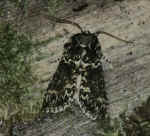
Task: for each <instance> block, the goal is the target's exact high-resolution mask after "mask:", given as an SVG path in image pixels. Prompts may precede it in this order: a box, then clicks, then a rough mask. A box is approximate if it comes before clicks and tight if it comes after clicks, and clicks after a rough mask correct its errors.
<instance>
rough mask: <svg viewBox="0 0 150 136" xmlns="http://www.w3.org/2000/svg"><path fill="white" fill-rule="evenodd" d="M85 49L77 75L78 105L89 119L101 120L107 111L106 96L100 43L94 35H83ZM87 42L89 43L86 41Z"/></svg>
mask: <svg viewBox="0 0 150 136" xmlns="http://www.w3.org/2000/svg"><path fill="white" fill-rule="evenodd" d="M85 38H86V39H87V44H88V45H87V48H84V50H85V52H86V53H85V54H84V56H82V57H81V62H82V63H81V65H80V70H79V73H80V74H81V75H82V77H81V85H80V91H79V104H80V107H81V109H82V111H83V112H84V113H85V114H86V115H87V116H88V117H90V118H91V119H96V118H97V117H100V118H103V117H105V115H106V111H107V105H108V104H107V96H106V91H105V81H104V72H103V67H102V63H101V58H102V56H103V54H102V51H101V46H100V43H99V41H98V39H97V37H96V36H95V35H94V34H91V33H89V34H88V35H85ZM88 40H89V41H88Z"/></svg>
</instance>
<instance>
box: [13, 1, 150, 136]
mask: <svg viewBox="0 0 150 136" xmlns="http://www.w3.org/2000/svg"><path fill="white" fill-rule="evenodd" d="M149 5H150V1H149V0H125V1H123V2H118V3H117V5H113V6H112V7H109V8H105V10H104V11H102V10H99V9H96V10H95V11H92V12H90V13H89V14H87V15H84V16H81V17H78V18H76V19H75V20H74V19H73V20H74V21H76V22H78V23H80V25H81V26H83V27H84V28H86V29H87V30H91V31H96V30H104V31H106V32H109V33H111V34H114V35H117V36H119V37H121V38H124V39H126V40H132V41H134V45H133V44H130V45H129V44H125V43H122V42H120V41H116V40H115V39H112V38H111V37H107V36H105V35H100V36H99V40H100V42H101V44H102V50H103V53H104V54H105V56H107V57H108V58H109V59H110V60H111V63H112V68H111V67H110V65H109V64H106V65H105V70H104V72H105V81H106V91H107V93H108V98H109V102H110V105H109V115H110V117H111V118H115V117H118V116H119V114H120V113H122V112H124V111H126V112H128V113H130V112H131V111H132V109H133V108H135V107H136V106H138V105H140V104H141V103H142V102H143V101H145V100H146V99H147V97H148V96H150V6H149ZM61 27H63V28H65V27H66V25H62V26H61ZM56 30H57V31H58V30H62V29H60V25H58V26H56ZM67 30H68V31H69V32H72V33H76V31H77V30H76V29H75V28H73V27H69V26H68V25H67ZM62 41H64V40H63V39H60V40H59V41H54V42H53V43H50V44H49V45H48V48H47V50H48V51H52V50H53V51H54V52H55V55H54V56H53V57H51V58H50V57H49V58H48V59H49V61H50V60H51V64H50V65H48V64H46V63H44V62H41V63H39V65H41V69H42V67H43V71H44V68H45V67H46V68H45V69H46V70H45V71H44V72H43V73H47V72H48V71H49V70H50V71H51V74H45V75H46V77H50V76H52V75H53V73H54V71H55V70H54V69H55V68H56V67H57V65H58V63H55V62H53V60H55V59H57V58H59V57H60V56H61V53H62V50H63V42H62ZM54 45H56V46H55V47H54ZM60 45H61V46H60ZM43 65H44V66H43ZM47 67H48V69H47ZM39 72H40V70H39ZM43 73H40V76H42V75H44V74H43ZM46 77H43V78H46ZM47 84H48V82H47V83H45V86H46V85H47ZM101 122H102V121H101V120H96V121H92V120H90V119H88V118H87V117H85V116H84V114H82V112H81V111H80V109H79V108H78V107H73V108H71V109H68V110H67V111H65V112H62V113H58V114H52V115H45V118H44V119H43V120H42V121H35V122H33V123H32V124H31V125H27V126H26V127H25V128H24V129H20V131H17V133H18V135H23V136H98V135H100V134H101V132H102V131H101ZM14 131H16V130H15V128H14Z"/></svg>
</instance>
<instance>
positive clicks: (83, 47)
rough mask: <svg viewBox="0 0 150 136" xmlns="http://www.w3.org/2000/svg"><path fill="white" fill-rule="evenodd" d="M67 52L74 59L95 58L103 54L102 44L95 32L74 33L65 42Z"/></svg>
mask: <svg viewBox="0 0 150 136" xmlns="http://www.w3.org/2000/svg"><path fill="white" fill-rule="evenodd" d="M65 49H66V50H67V53H68V54H69V56H70V57H71V58H72V59H73V60H79V59H82V60H83V61H84V60H91V61H92V60H93V59H92V58H96V57H98V56H99V55H100V56H101V46H100V43H99V41H98V38H97V36H96V35H95V34H94V33H90V32H84V33H78V34H75V35H73V36H72V37H71V38H70V42H69V43H67V44H65Z"/></svg>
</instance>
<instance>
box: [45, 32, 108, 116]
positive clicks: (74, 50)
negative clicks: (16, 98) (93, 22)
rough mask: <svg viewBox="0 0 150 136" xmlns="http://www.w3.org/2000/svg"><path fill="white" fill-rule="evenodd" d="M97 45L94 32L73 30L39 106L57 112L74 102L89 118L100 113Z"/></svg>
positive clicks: (100, 73)
mask: <svg viewBox="0 0 150 136" xmlns="http://www.w3.org/2000/svg"><path fill="white" fill-rule="evenodd" d="M102 56H103V55H102V52H101V46H100V43H99V41H98V38H97V36H96V35H95V34H92V33H90V32H85V33H79V34H75V35H73V36H72V37H71V42H69V43H66V44H65V45H64V53H63V56H62V58H61V60H60V63H59V65H58V67H57V70H56V72H55V74H54V76H53V79H52V81H51V83H50V84H49V86H48V89H47V92H46V94H45V97H44V102H43V107H46V109H48V111H50V112H59V111H62V110H64V109H65V108H66V107H69V106H70V105H71V103H72V101H73V102H75V103H77V104H78V105H79V106H80V108H81V110H82V111H83V112H84V113H85V115H87V116H88V117H89V118H91V119H96V118H97V117H104V116H105V114H106V111H107V96H106V92H105V90H104V89H105V81H104V75H103V67H102V63H101V58H102Z"/></svg>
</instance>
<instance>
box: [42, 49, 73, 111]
mask: <svg viewBox="0 0 150 136" xmlns="http://www.w3.org/2000/svg"><path fill="white" fill-rule="evenodd" d="M73 70H74V65H73V64H71V63H69V61H68V56H67V52H66V51H64V53H63V56H62V58H61V60H60V62H59V65H58V67H57V69H56V72H55V74H54V75H53V78H52V80H51V82H50V83H49V85H48V88H47V91H46V93H45V95H44V100H43V107H42V109H44V110H45V111H46V112H50V113H57V112H61V111H63V110H65V109H66V108H67V107H69V106H70V102H71V101H72V99H73V94H74V91H75V89H74V80H73V79H72V77H73Z"/></svg>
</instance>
